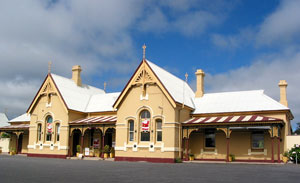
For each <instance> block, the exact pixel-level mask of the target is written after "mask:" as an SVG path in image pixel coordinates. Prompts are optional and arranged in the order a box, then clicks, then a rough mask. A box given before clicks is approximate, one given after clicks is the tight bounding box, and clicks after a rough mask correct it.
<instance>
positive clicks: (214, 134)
mask: <svg viewBox="0 0 300 183" xmlns="http://www.w3.org/2000/svg"><path fill="white" fill-rule="evenodd" d="M211 134H213V144H214V145H213V146H207V144H206V139H208V138H211V137H208V135H211ZM204 147H205V149H215V148H216V130H215V129H205V130H204Z"/></svg>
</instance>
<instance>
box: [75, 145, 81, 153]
mask: <svg viewBox="0 0 300 183" xmlns="http://www.w3.org/2000/svg"><path fill="white" fill-rule="evenodd" d="M80 150H81V146H80V145H77V146H76V151H77V152H78V153H79V152H80Z"/></svg>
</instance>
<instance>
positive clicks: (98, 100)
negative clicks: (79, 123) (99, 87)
mask: <svg viewBox="0 0 300 183" xmlns="http://www.w3.org/2000/svg"><path fill="white" fill-rule="evenodd" d="M119 95H120V92H117V93H105V94H96V95H93V96H92V97H91V99H90V102H89V104H88V106H87V108H86V110H85V112H106V111H114V109H113V104H114V103H115V101H116V100H117V98H118V96H119Z"/></svg>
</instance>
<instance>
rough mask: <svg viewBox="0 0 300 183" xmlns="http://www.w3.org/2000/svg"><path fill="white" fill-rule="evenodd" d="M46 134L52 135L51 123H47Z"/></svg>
mask: <svg viewBox="0 0 300 183" xmlns="http://www.w3.org/2000/svg"><path fill="white" fill-rule="evenodd" d="M47 132H48V133H52V123H47Z"/></svg>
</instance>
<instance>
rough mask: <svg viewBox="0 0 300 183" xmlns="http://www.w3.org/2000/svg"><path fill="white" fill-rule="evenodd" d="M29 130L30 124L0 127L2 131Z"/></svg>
mask: <svg viewBox="0 0 300 183" xmlns="http://www.w3.org/2000/svg"><path fill="white" fill-rule="evenodd" d="M19 129H21V130H24V129H25V130H27V129H29V124H18V125H9V126H3V127H0V130H2V131H3V130H19Z"/></svg>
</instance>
